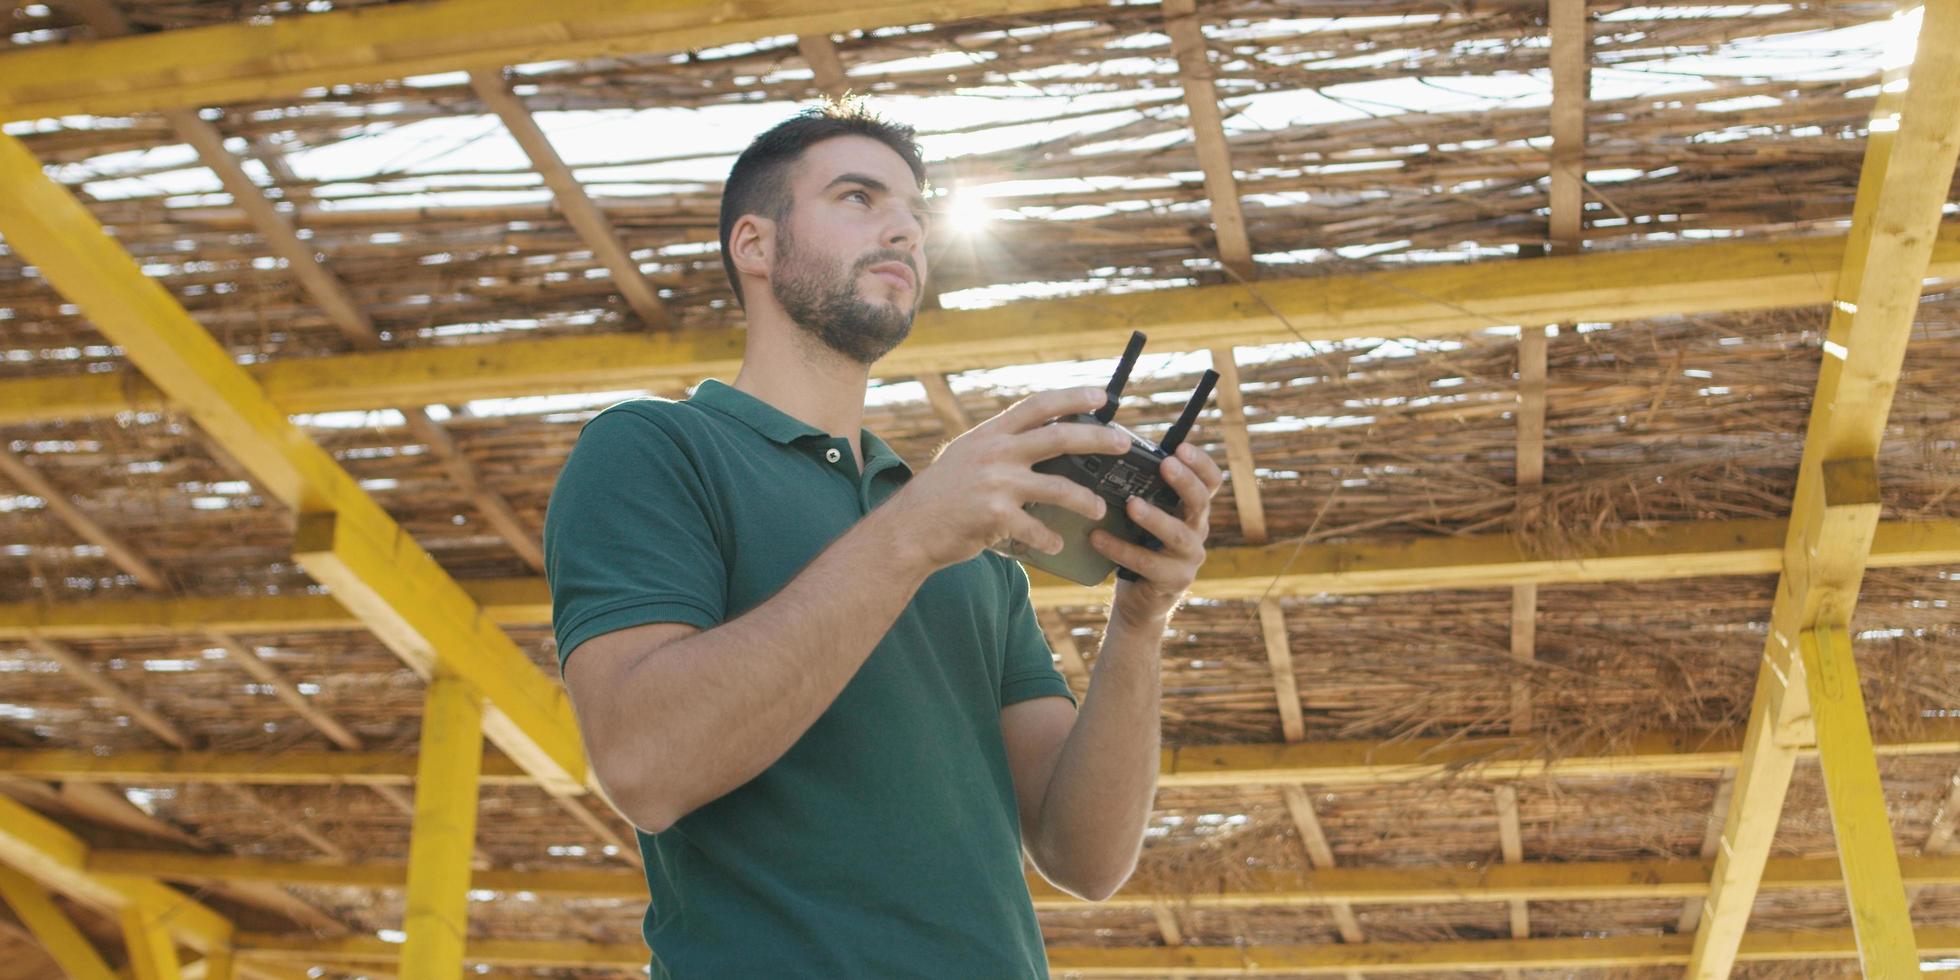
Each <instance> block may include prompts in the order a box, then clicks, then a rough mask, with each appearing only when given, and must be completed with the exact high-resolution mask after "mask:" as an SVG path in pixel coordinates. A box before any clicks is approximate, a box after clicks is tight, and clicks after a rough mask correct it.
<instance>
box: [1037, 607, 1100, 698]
mask: <svg viewBox="0 0 1960 980" xmlns="http://www.w3.org/2000/svg"><path fill="white" fill-rule="evenodd" d="M1035 618H1036V619H1037V620H1039V621H1040V623H1041V633H1042V635H1043V636H1045V637H1047V638H1048V648H1049V649H1050V650H1053V651H1055V659H1056V661H1057V662H1058V663H1059V665H1060V667H1061V670H1062V676H1063V677H1064V678H1066V679H1067V680H1068V686H1069V688H1070V689H1071V690H1073V691H1074V692H1075V696H1076V697H1078V698H1080V697H1082V696H1083V695H1085V694H1087V693H1089V664H1088V662H1087V661H1085V660H1084V659H1083V658H1082V649H1081V648H1080V647H1078V646H1076V643H1075V635H1074V634H1073V633H1070V632H1069V630H1068V623H1066V622H1064V621H1063V620H1062V618H1061V617H1060V616H1058V615H1056V614H1055V613H1053V612H1050V611H1042V612H1037V613H1036V614H1035Z"/></svg>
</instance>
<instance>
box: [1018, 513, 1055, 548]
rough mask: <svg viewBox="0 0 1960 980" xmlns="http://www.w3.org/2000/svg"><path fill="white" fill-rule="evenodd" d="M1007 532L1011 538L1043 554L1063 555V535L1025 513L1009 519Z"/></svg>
mask: <svg viewBox="0 0 1960 980" xmlns="http://www.w3.org/2000/svg"><path fill="white" fill-rule="evenodd" d="M1007 530H1008V536H1009V537H1011V538H1013V539H1014V540H1016V541H1019V542H1021V543H1022V544H1024V545H1027V546H1028V547H1030V548H1033V549H1035V550H1036V551H1039V552H1042V553H1043V554H1049V555H1058V554H1061V552H1062V546H1063V545H1064V544H1065V542H1064V541H1063V540H1062V536H1061V535H1059V534H1056V533H1055V532H1054V530H1053V529H1051V528H1050V527H1049V526H1048V525H1046V524H1043V523H1041V522H1040V521H1037V520H1035V519H1034V515H1032V514H1029V513H1027V512H1025V511H1023V512H1020V513H1017V514H1015V515H1014V516H1013V517H1010V518H1008V520H1007Z"/></svg>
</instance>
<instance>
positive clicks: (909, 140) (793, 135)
mask: <svg viewBox="0 0 1960 980" xmlns="http://www.w3.org/2000/svg"><path fill="white" fill-rule="evenodd" d="M914 135H915V134H914V132H913V130H912V127H910V126H900V125H898V124H896V123H890V122H886V121H885V120H883V119H880V118H879V117H877V116H876V115H873V114H872V112H871V110H870V109H868V108H866V107H865V105H864V102H863V100H861V99H845V100H843V101H833V102H825V103H824V104H823V105H820V106H816V107H814V108H810V109H805V110H803V111H802V112H799V113H797V114H796V115H794V116H791V117H790V118H788V119H785V120H783V121H782V122H779V123H777V124H776V125H775V126H772V127H770V129H769V130H768V131H767V132H765V133H763V134H762V135H761V136H758V137H756V138H755V141H754V142H752V143H750V144H749V148H748V149H746V150H743V151H742V155H741V156H739V157H736V158H735V166H734V167H733V168H731V169H730V170H729V171H728V183H727V184H725V185H723V187H722V192H721V267H722V271H724V272H726V273H727V274H728V285H729V286H731V287H733V288H734V290H735V302H737V303H742V304H743V305H744V306H746V305H747V303H746V302H745V301H744V300H743V298H742V281H741V279H740V278H738V277H737V276H736V275H735V258H734V256H732V255H730V254H729V252H728V235H729V233H730V232H732V231H733V230H734V229H735V222H736V220H737V219H739V218H740V217H742V216H743V215H745V214H756V215H761V216H762V217H765V218H768V219H769V220H771V221H782V220H783V219H784V218H787V217H789V212H790V207H791V205H793V204H795V201H794V199H793V196H792V195H791V193H790V181H789V177H790V170H791V168H792V167H794V165H795V164H796V161H798V160H800V159H802V157H803V152H804V151H805V150H808V149H809V148H810V147H812V146H815V145H817V144H818V143H821V142H823V141H824V140H827V139H835V138H836V137H839V136H869V137H871V138H872V139H874V140H877V141H878V142H880V143H883V144H885V145H886V146H889V147H891V148H892V152H894V153H897V154H898V156H899V158H900V159H902V160H904V161H905V165H906V166H907V167H910V168H912V177H913V179H915V180H917V181H918V183H919V187H920V188H921V189H924V188H925V186H926V164H925V160H924V158H923V157H921V155H920V153H919V144H918V141H917V140H915V139H914V138H913V137H914Z"/></svg>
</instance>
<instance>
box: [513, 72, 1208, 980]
mask: <svg viewBox="0 0 1960 980" xmlns="http://www.w3.org/2000/svg"><path fill="white" fill-rule="evenodd" d="M924 184H925V167H924V164H923V163H922V162H921V160H920V156H919V150H918V147H917V146H916V144H914V143H913V141H912V132H911V130H909V129H904V128H901V127H895V126H891V125H888V124H885V123H883V122H881V121H879V120H877V119H876V118H875V117H872V116H870V115H868V114H866V113H865V112H864V111H863V110H862V109H861V108H859V107H854V106H830V107H827V108H825V109H821V110H813V111H811V112H806V113H804V114H803V115H801V116H798V117H796V118H793V119H791V120H789V121H787V122H785V123H783V124H781V125H779V126H777V127H775V128H774V129H771V130H770V131H769V132H767V133H764V134H763V135H762V136H760V137H758V138H757V139H756V141H755V142H754V143H753V144H751V145H750V147H749V148H748V149H747V150H746V151H745V152H744V153H743V154H742V156H741V157H740V158H739V159H738V160H737V161H736V163H735V166H734V169H733V170H732V171H731V172H730V174H729V178H728V183H727V186H726V189H725V191H724V199H723V203H722V216H721V248H722V261H723V263H724V265H725V267H726V269H727V271H728V275H729V280H730V283H731V285H733V286H734V288H735V293H736V298H737V299H738V300H739V301H741V302H742V303H743V309H744V313H745V315H746V319H747V322H748V336H747V341H746V352H745V356H744V360H743V363H742V367H741V370H740V372H739V373H738V374H737V375H736V378H735V382H734V384H733V385H726V384H722V383H720V382H717V381H707V382H704V383H703V384H702V385H701V387H700V388H699V389H697V390H696V392H695V393H694V395H693V396H692V397H691V398H689V399H688V400H687V401H684V402H671V401H665V400H659V399H642V400H636V401H630V402H626V403H624V404H621V405H617V406H614V407H612V408H610V409H607V410H606V411H605V412H602V413H600V414H599V415H598V416H597V417H595V418H594V419H593V420H592V421H591V422H589V423H587V425H586V427H585V430H584V432H583V433H582V434H581V435H580V438H579V442H578V445H577V447H576V448H575V449H574V450H573V451H572V454H571V458H570V459H569V460H568V461H567V463H566V465H565V470H564V473H563V474H562V475H561V476H560V477H559V481H558V485H557V489H556V490H555V491H554V492H553V494H552V498H551V506H550V510H549V513H548V515H547V517H546V521H545V552H546V564H547V571H548V573H549V577H550V581H551V591H552V606H553V614H554V616H553V619H554V623H555V626H556V630H557V635H558V644H559V655H560V658H561V664H562V666H563V669H564V675H565V683H566V686H567V688H568V689H569V690H570V693H571V697H572V702H573V704H574V705H575V706H576V707H577V711H578V718H579V726H580V729H581V732H582V733H583V735H584V738H585V743H586V745H587V747H588V749H589V751H590V756H591V761H592V766H593V770H594V772H595V773H596V774H597V776H598V778H599V781H600V783H601V784H602V785H603V786H604V787H605V789H606V792H607V794H608V795H609V796H610V797H611V798H612V801H613V804H614V805H615V806H616V807H618V808H619V810H620V812H621V813H623V814H625V815H626V817H627V818H628V819H630V820H632V822H633V823H634V825H635V826H637V827H639V828H640V829H641V833H640V834H639V843H640V848H641V852H642V853H643V854H644V856H645V858H646V869H647V882H648V886H649V888H650V889H651V891H652V898H653V901H652V904H651V907H650V908H649V909H648V912H647V916H646V940H647V943H648V945H649V946H650V947H651V948H652V950H653V953H654V964H655V966H654V972H655V975H657V976H658V975H673V976H679V977H688V978H692V977H900V976H930V977H935V978H947V977H985V978H1008V977H1039V976H1046V974H1047V968H1046V958H1045V956H1044V951H1043V946H1042V938H1041V933H1040V930H1039V928H1038V927H1037V924H1036V921H1035V917H1034V910H1033V907H1032V904H1031V903H1030V901H1029V897H1028V893H1027V888H1026V883H1025V880H1024V878H1023V874H1022V870H1021V853H1022V850H1023V848H1025V849H1026V852H1027V854H1028V856H1029V857H1030V858H1031V859H1032V860H1033V862H1034V864H1035V865H1036V867H1038V868H1039V869H1040V870H1041V872H1042V873H1043V874H1044V875H1046V876H1047V877H1048V878H1049V879H1050V880H1052V881H1053V882H1055V884H1057V885H1058V886H1060V887H1061V888H1064V889H1066V890H1068V891H1070V892H1073V893H1075V894H1077V895H1080V896H1082V897H1084V898H1089V899H1096V900H1100V899H1103V898H1106V897H1108V896H1109V895H1110V894H1111V893H1113V892H1114V891H1115V890H1116V889H1117V887H1118V886H1119V885H1121V884H1122V883H1123V881H1124V879H1125V878H1127V877H1128V876H1129V874H1130V872H1131V871H1132V870H1133V869H1134V868H1135V864H1136V858H1137V854H1138V852H1139V850H1140V849H1141V844H1142V837H1143V828H1144V822H1145V820H1146V819H1147V817H1148V815H1149V812H1150V808H1151V802H1152V797H1153V794H1154V792H1155V787H1156V773H1157V764H1158V744H1157V740H1158V656H1159V649H1158V648H1159V644H1160V642H1161V639H1162V636H1163V632H1164V628H1165V624H1166V622H1167V621H1168V618H1169V616H1170V613H1171V610H1172V608H1173V606H1175V605H1176V603H1177V601H1178V599H1179V597H1180V596H1181V595H1182V594H1183V593H1184V591H1185V589H1186V588H1187V587H1189V585H1190V584H1191V581H1192V578H1193V577H1194V576H1195V575H1196V573H1197V569H1198V566H1199V564H1200V563H1201V562H1202V561H1203V558H1204V538H1205V535H1206V530H1207V523H1206V522H1207V517H1208V514H1209V511H1210V499H1211V495H1212V494H1213V493H1214V492H1215V491H1216V490H1217V488H1218V485H1219V484H1220V482H1222V476H1221V475H1220V473H1219V471H1218V467H1217V466H1216V465H1215V464H1214V463H1213V462H1212V461H1211V460H1210V459H1209V458H1207V457H1205V456H1204V454H1202V453H1200V452H1198V451H1196V450H1195V449H1193V448H1191V447H1190V446H1189V444H1187V445H1186V447H1185V448H1184V449H1181V450H1180V451H1179V453H1178V455H1177V456H1176V457H1175V458H1174V459H1171V460H1167V461H1166V462H1165V463H1164V475H1165V477H1166V478H1167V479H1168V481H1169V482H1170V484H1171V486H1173V487H1175V488H1176V489H1177V491H1178V493H1179V494H1180V496H1181V498H1182V500H1183V509H1184V513H1185V515H1186V516H1185V518H1184V519H1182V520H1180V519H1177V518H1174V517H1172V516H1170V515H1168V514H1166V513H1164V512H1163V511H1160V510H1157V509H1156V508H1154V507H1151V506H1150V505H1148V504H1145V503H1143V502H1142V501H1132V502H1131V503H1130V514H1131V516H1132V517H1134V518H1135V519H1136V520H1137V522H1138V523H1139V524H1141V525H1142V526H1143V527H1144V528H1145V529H1147V530H1149V531H1150V532H1151V533H1153V534H1154V535H1156V537H1157V538H1159V539H1160V540H1161V541H1162V542H1163V548H1162V550H1161V551H1147V550H1145V549H1142V548H1138V547H1135V546H1133V545H1130V544H1129V543H1127V542H1124V541H1120V540H1116V539H1113V538H1109V537H1106V536H1100V532H1099V537H1098V538H1097V540H1096V542H1095V546H1096V547H1097V548H1098V549H1099V550H1101V551H1102V553H1103V554H1105V555H1108V556H1109V557H1110V558H1112V559H1113V560H1115V561H1117V562H1118V563H1120V564H1123V565H1125V566H1127V567H1129V568H1132V569H1134V570H1136V571H1137V572H1138V573H1139V574H1140V575H1141V576H1142V577H1141V580H1140V581H1136V582H1119V583H1118V584H1117V586H1116V592H1115V596H1114V605H1113V607H1112V610H1111V613H1110V620H1109V627H1108V632H1107V634H1106V636H1105V639H1104V642H1103V645H1102V650H1101V654H1100V655H1099V656H1098V657H1097V659H1096V669H1095V676H1094V678H1093V680H1092V682H1091V685H1090V690H1091V691H1092V696H1091V697H1089V698H1088V699H1087V703H1086V705H1085V706H1084V707H1083V708H1082V710H1081V711H1080V712H1079V713H1078V712H1077V710H1076V706H1075V703H1074V699H1073V698H1072V697H1071V696H1070V694H1069V690H1068V687H1067V686H1066V685H1065V684H1064V683H1063V681H1062V679H1061V677H1060V676H1059V675H1058V674H1057V673H1056V672H1055V669H1054V665H1053V662H1052V660H1051V655H1050V653H1049V650H1048V646H1047V644H1046V642H1045V641H1044V640H1043V638H1042V634H1041V631H1040V628H1039V626H1038V625H1037V623H1036V621H1035V616H1034V611H1033V609H1032V608H1031V607H1030V605H1029V602H1028V580H1027V576H1026V574H1025V572H1023V571H1022V569H1021V567H1020V566H1019V565H1018V564H1017V563H1015V562H1013V561H1011V560H1009V559H1007V558H1003V557H1001V556H1000V555H998V554H996V553H993V552H990V551H987V550H986V548H987V546H988V545H989V544H991V543H994V542H997V541H1000V540H1001V539H1003V538H1007V537H1014V538H1016V539H1018V540H1020V541H1022V542H1025V543H1027V544H1030V545H1032V546H1034V547H1038V548H1043V549H1046V550H1049V551H1050V552H1053V551H1057V550H1059V549H1060V547H1061V540H1060V538H1059V537H1057V536H1056V535H1055V534H1054V533H1053V532H1052V531H1050V530H1049V529H1048V528H1046V527H1045V526H1043V525H1041V524H1040V523H1039V522H1037V521H1035V520H1034V519H1033V518H1031V517H1029V516H1028V515H1027V514H1026V513H1025V512H1023V510H1022V506H1023V505H1024V504H1027V503H1029V502H1032V501H1043V502H1047V503H1051V504H1056V505H1059V506H1063V507H1068V508H1070V509H1072V510H1076V511H1079V512H1082V513H1084V514H1086V515H1089V516H1091V517H1096V516H1100V515H1101V513H1102V508H1103V506H1104V505H1103V503H1102V501H1101V499H1100V498H1098V497H1096V496H1095V495H1094V494H1092V493H1090V492H1089V491H1088V490H1086V489H1084V488H1082V487H1080V486H1078V485H1076V484H1074V483H1071V482H1069V481H1066V480H1063V479H1062V478H1060V477H1054V476H1047V475H1042V474H1037V473H1035V472H1033V471H1032V470H1031V469H1030V466H1031V465H1032V464H1033V463H1035V462H1037V461H1039V460H1041V459H1045V458H1049V457H1052V456H1055V455H1059V454H1062V453H1090V452H1094V453H1110V454H1115V453H1120V452H1122V451H1123V449H1124V439H1123V437H1122V436H1120V435H1119V434H1118V433H1115V432H1113V431H1110V430H1107V429H1104V428H1102V427H1100V426H1091V425H1077V424H1057V425H1044V424H1043V423H1045V422H1047V421H1049V420H1050V419H1053V418H1055V417H1057V416H1060V415H1065V414H1069V413H1072V412H1084V411H1090V410H1092V409H1094V408H1095V407H1096V406H1097V405H1099V404H1101V402H1102V400H1103V393H1102V392H1101V391H1100V390H1097V389H1087V388H1083V389H1069V390H1064V391H1053V392H1047V393H1043V394H1038V395H1034V396H1032V397H1030V398H1028V399H1026V400H1024V401H1022V402H1020V403H1019V404H1016V405H1015V406H1013V407H1012V408H1010V409H1008V410H1007V411H1006V412H1003V413H1001V414H1000V415H998V416H996V417H994V418H992V419H989V420H987V421H986V422H983V423H981V424H980V425H978V426H976V427H975V428H974V429H973V430H972V431H970V432H967V433H965V434H964V435H961V436H960V437H959V438H957V439H954V440H953V441H952V442H951V443H949V444H948V445H947V446H946V447H945V448H944V449H943V450H942V451H941V452H940V453H939V455H938V457H937V458H936V459H935V460H934V461H933V463H932V465H931V466H929V467H927V468H925V469H924V470H922V471H921V472H919V473H918V474H916V475H914V474H912V473H911V472H910V471H909V470H908V469H907V468H906V466H905V464H904V463H902V462H901V461H900V460H899V459H898V457H897V456H895V455H894V454H893V453H892V451H891V449H890V448H889V447H887V446H886V445H885V443H884V442H883V441H882V440H880V439H879V438H878V437H877V436H874V435H872V434H871V433H869V432H864V431H861V430H860V428H859V425H860V423H861V421H862V419H863V413H864V394H865V388H866V385H867V383H868V380H869V376H870V369H871V365H872V364H873V363H874V362H876V361H877V360H878V359H879V358H880V357H881V356H883V355H884V354H885V353H887V352H888V351H890V350H891V349H892V348H894V347H896V346H897V345H898V343H899V342H900V341H902V340H904V339H905V336H906V335H907V333H908V332H909V331H910V329H911V324H912V319H913V315H914V314H915V312H916V311H917V310H918V306H919V302H920V297H921V296H923V295H924V293H923V285H924V283H925V279H926V271H927V270H926V254H925V241H924V239H925V235H926V214H925V210H926V205H925V200H924V198H923V197H922V195H921V188H922V187H923V186H924Z"/></svg>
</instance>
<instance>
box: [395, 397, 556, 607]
mask: <svg viewBox="0 0 1960 980" xmlns="http://www.w3.org/2000/svg"><path fill="white" fill-rule="evenodd" d="M401 412H402V418H403V419H405V420H406V421H407V422H408V430H409V431H410V432H413V433H414V434H415V438H417V439H420V440H421V441H422V444H423V445H425V446H428V447H429V452H430V453H432V454H434V455H435V457H436V458H437V459H438V460H440V461H441V462H442V466H443V469H445V470H447V471H449V478H450V479H451V480H453V481H455V484H456V489H457V490H458V491H460V492H462V494H463V495H464V496H466V497H468V498H469V499H470V503H471V504H472V505H474V506H475V507H476V512H477V513H478V514H480V515H482V517H483V519H484V520H485V521H486V522H488V523H489V525H490V526H491V527H492V528H493V529H495V530H496V532H497V534H498V536H499V537H502V538H503V539H504V543H505V544H508V545H510V549H511V550H512V551H515V552H517V557H519V558H522V559H524V564H526V565H529V566H531V570H532V571H534V572H537V573H538V574H540V575H542V574H544V543H543V541H542V540H541V539H540V537H539V535H538V532H536V531H533V530H531V529H530V528H529V527H528V526H526V525H525V523H524V519H523V518H522V517H519V516H518V515H517V508H515V507H512V506H511V505H510V501H508V500H505V499H504V496H503V494H500V493H498V492H497V491H495V490H492V489H491V488H490V487H488V486H486V485H485V484H484V482H483V480H482V478H481V477H480V476H478V475H477V472H476V467H475V466H474V465H472V464H471V463H470V460H469V457H468V456H465V455H464V454H463V449H462V447H461V446H458V445H457V444H456V440H455V439H454V438H453V437H452V436H450V434H449V432H448V431H447V430H445V429H444V428H443V427H442V423H440V422H438V421H436V419H435V417H434V416H433V415H430V414H429V412H428V410H427V409H425V408H403V409H402V410H401Z"/></svg>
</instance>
